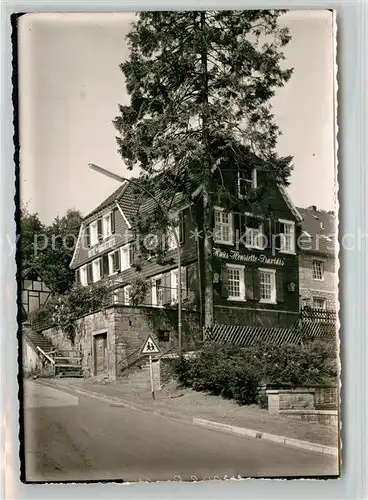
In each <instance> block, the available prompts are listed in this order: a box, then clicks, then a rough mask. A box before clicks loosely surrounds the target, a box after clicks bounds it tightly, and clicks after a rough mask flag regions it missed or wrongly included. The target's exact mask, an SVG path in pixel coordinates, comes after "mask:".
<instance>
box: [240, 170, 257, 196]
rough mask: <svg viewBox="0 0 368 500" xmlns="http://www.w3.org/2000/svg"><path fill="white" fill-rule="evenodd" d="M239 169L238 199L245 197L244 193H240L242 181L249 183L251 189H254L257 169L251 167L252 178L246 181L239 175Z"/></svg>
mask: <svg viewBox="0 0 368 500" xmlns="http://www.w3.org/2000/svg"><path fill="white" fill-rule="evenodd" d="M240 173H241V170H238V196H239V198H240V199H244V198H246V197H247V195H246V194H241V189H240V186H241V183H242V182H244V183H246V184H251V189H256V188H257V169H256V168H253V169H252V180H250V181H248V180H245V179H241V177H240Z"/></svg>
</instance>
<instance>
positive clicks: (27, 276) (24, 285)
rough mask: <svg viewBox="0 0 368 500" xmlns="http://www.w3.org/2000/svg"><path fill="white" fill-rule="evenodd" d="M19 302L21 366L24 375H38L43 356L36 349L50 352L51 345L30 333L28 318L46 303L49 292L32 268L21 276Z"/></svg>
mask: <svg viewBox="0 0 368 500" xmlns="http://www.w3.org/2000/svg"><path fill="white" fill-rule="evenodd" d="M20 288H21V302H22V309H21V310H22V326H21V335H22V366H23V373H24V375H29V374H31V373H40V372H41V370H42V367H43V361H44V359H43V356H41V355H40V351H39V349H38V348H46V351H51V350H52V344H51V343H50V342H49V341H46V340H45V339H44V338H43V337H42V335H41V334H38V333H37V332H34V331H32V329H31V328H29V325H28V324H27V321H28V319H29V316H30V315H31V314H32V313H33V312H35V311H38V310H39V309H41V308H42V306H43V305H45V304H46V303H47V301H48V300H49V298H50V294H51V290H50V288H49V287H48V286H47V285H46V283H45V281H44V280H43V278H42V276H41V274H40V272H39V271H38V270H37V269H35V268H34V267H28V268H26V269H24V270H23V271H22V274H21V283H20Z"/></svg>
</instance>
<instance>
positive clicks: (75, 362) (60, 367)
mask: <svg viewBox="0 0 368 500" xmlns="http://www.w3.org/2000/svg"><path fill="white" fill-rule="evenodd" d="M22 333H23V335H24V336H25V337H26V338H27V340H28V342H29V343H30V344H31V345H33V347H34V348H35V350H36V351H37V353H38V355H39V356H40V357H41V359H42V360H43V362H44V367H43V370H42V371H43V373H42V374H41V375H47V376H50V375H53V376H68V377H82V376H83V374H82V355H81V353H80V351H78V350H77V349H68V350H60V349H56V348H55V347H54V346H53V344H52V343H51V342H50V340H48V339H47V338H46V337H45V336H44V335H42V333H41V332H37V331H36V330H33V329H32V328H30V327H29V326H28V325H27V324H23V326H22Z"/></svg>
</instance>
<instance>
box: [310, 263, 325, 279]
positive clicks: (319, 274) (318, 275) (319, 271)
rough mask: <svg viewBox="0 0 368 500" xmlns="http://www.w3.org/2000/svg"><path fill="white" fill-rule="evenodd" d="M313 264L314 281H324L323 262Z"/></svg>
mask: <svg viewBox="0 0 368 500" xmlns="http://www.w3.org/2000/svg"><path fill="white" fill-rule="evenodd" d="M312 264H313V279H314V280H318V281H323V261H322V260H314V261H313V263H312Z"/></svg>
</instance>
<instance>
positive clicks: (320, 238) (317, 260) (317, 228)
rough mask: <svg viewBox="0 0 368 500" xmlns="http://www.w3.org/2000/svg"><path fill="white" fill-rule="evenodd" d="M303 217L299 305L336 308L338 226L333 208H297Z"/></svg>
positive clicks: (313, 307)
mask: <svg viewBox="0 0 368 500" xmlns="http://www.w3.org/2000/svg"><path fill="white" fill-rule="evenodd" d="M298 211H299V212H300V214H301V215H302V217H303V222H302V233H301V236H300V240H299V245H298V246H299V280H300V306H301V307H311V308H312V309H323V310H336V308H337V294H338V280H337V245H336V241H337V238H336V237H337V227H336V217H335V215H334V213H333V212H326V211H322V210H317V207H316V206H310V207H308V208H298Z"/></svg>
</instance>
